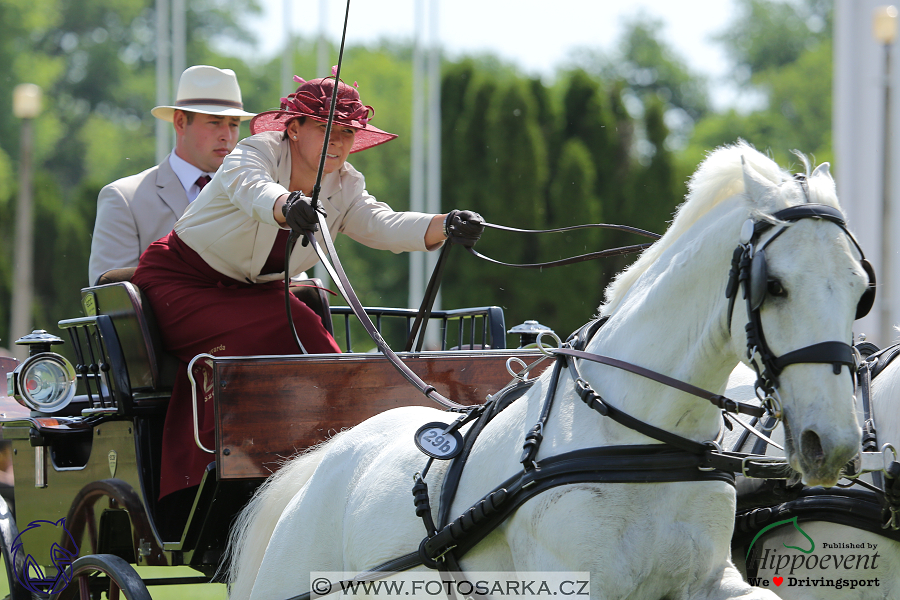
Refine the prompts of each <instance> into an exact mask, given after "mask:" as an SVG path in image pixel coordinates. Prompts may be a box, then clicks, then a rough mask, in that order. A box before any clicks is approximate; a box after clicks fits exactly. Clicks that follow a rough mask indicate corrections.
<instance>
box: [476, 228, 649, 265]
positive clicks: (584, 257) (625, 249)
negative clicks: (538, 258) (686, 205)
mask: <svg viewBox="0 0 900 600" xmlns="http://www.w3.org/2000/svg"><path fill="white" fill-rule="evenodd" d="M484 226H485V227H487V228H489V229H497V230H499V231H511V232H513V233H558V232H561V231H574V230H576V229H591V228H596V229H612V230H615V231H624V232H626V233H634V234H636V235H640V236H643V237H648V238H651V239H653V240H658V239H659V238H660V237H662V236H660V235H659V234H658V233H653V232H651V231H646V230H644V229H638V228H637V227H629V226H628V225H611V224H608V223H589V224H586V225H572V226H571V227H560V228H558V229H518V228H516V227H506V226H504V225H495V224H493V223H485V224H484ZM651 245H653V244H652V242H648V243H646V244H634V245H632V246H621V247H619V248H609V249H608V250H600V251H597V252H590V253H588V254H581V255H579V256H573V257H571V258H563V259H560V260H552V261H549V262H544V263H533V264H529V263H523V264H517V263H506V262H501V261H499V260H495V259H493V258H491V257H489V256H485V255H484V254H481V253H480V252H478V251H476V250H475V249H474V248H472V247H467V248H466V250H467V251H468V252H469V254H471V255H472V256H474V257H476V258H480V259H481V260H484V261H487V262H489V263H492V264H495V265H501V266H504V267H515V268H517V269H543V268H544V267H561V266H563V265H572V264H575V263H580V262H585V261H588V260H594V259H595V258H608V257H610V256H621V255H623V254H631V253H632V252H641V251H643V250H646V249H647V248H649V247H650V246H651Z"/></svg>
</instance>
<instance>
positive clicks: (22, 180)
mask: <svg viewBox="0 0 900 600" xmlns="http://www.w3.org/2000/svg"><path fill="white" fill-rule="evenodd" d="M41 97H42V93H41V88H39V87H38V86H37V85H35V84H33V83H22V84H19V85H17V86H16V87H15V89H14V90H13V114H14V116H16V117H17V118H19V119H21V120H22V124H21V126H22V129H21V138H20V147H19V148H20V149H19V196H18V200H17V202H16V247H15V251H16V254H15V262H14V263H13V265H14V267H15V270H16V285H14V286H13V293H12V310H11V313H12V314H11V315H10V317H11V322H10V328H9V334H10V335H9V337H10V339H9V343H8V344H7V346H8V347H9V350H10V352H12V354H13V356H15V357H16V358H17V359H19V360H20V361H23V360H25V358H27V357H28V348H27V347H26V346H16V345H15V341H16V340H17V339H19V338H20V337H22V336H25V335H28V334H29V333H31V325H32V321H31V311H32V305H33V303H34V212H33V193H32V181H31V178H32V168H31V157H32V150H33V147H34V129H33V122H34V119H35V117H37V116H38V114H40V112H41Z"/></svg>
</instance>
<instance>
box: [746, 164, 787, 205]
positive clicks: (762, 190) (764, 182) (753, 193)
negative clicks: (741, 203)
mask: <svg viewBox="0 0 900 600" xmlns="http://www.w3.org/2000/svg"><path fill="white" fill-rule="evenodd" d="M741 168H742V169H743V171H744V189H746V190H747V195H749V196H750V198H751V199H752V200H754V201H755V202H757V203H759V202H761V201H762V200H763V198H765V197H766V196H768V195H769V194H771V193H773V192H774V191H775V190H777V189H778V185H777V184H775V183H773V182H771V181H769V180H768V179H766V178H765V177H763V176H762V175H760V174H759V173H757V172H756V171H755V170H754V169H753V167H751V166H750V165H749V164H748V163H747V161H746V160H744V157H743V156H741Z"/></svg>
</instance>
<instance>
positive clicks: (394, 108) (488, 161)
mask: <svg viewBox="0 0 900 600" xmlns="http://www.w3.org/2000/svg"><path fill="white" fill-rule="evenodd" d="M187 4H188V9H189V13H188V45H187V64H189V65H190V64H212V65H216V66H218V67H222V68H231V69H233V70H234V71H235V72H236V73H237V76H238V80H239V82H240V84H241V89H242V92H243V96H244V105H245V108H247V109H248V110H251V111H254V112H259V111H262V110H266V109H269V108H273V107H277V105H278V103H279V97H280V95H281V94H280V92H281V88H282V82H281V81H280V59H279V58H273V59H271V60H268V61H260V60H252V59H250V58H247V57H248V56H252V53H245V54H244V57H243V58H236V57H234V56H230V55H228V54H226V53H225V52H224V51H223V48H224V49H227V48H229V47H230V46H234V44H235V42H238V43H240V44H242V45H241V46H240V47H242V48H248V47H250V46H249V45H248V44H250V43H251V42H252V39H253V35H254V33H255V32H250V31H248V30H247V29H246V27H244V26H242V25H241V23H242V20H243V19H242V17H243V16H245V15H247V14H248V13H251V12H254V11H258V4H257V1H256V0H191V1H190V2H188V3H187ZM737 6H738V9H739V10H738V12H737V13H736V14H735V17H734V20H733V21H732V23H731V25H730V26H729V27H728V28H727V30H726V31H723V32H722V34H721V36H720V38H719V42H720V43H722V44H723V45H724V47H725V48H726V50H727V52H728V56H729V61H730V66H731V72H732V73H733V85H735V86H738V89H740V90H741V93H742V94H745V95H746V96H747V97H750V98H752V99H753V102H752V103H749V106H750V107H749V108H747V107H746V106H744V107H739V108H734V109H729V110H726V111H724V112H717V111H716V110H713V108H712V107H711V101H710V98H709V96H710V92H709V90H710V82H708V81H706V80H705V79H704V78H703V77H700V76H698V75H697V74H695V73H692V72H691V71H690V69H689V68H688V67H687V66H686V64H685V62H684V61H683V60H682V59H681V58H680V57H678V56H677V54H676V53H675V52H674V51H673V50H672V49H671V48H670V47H669V46H668V45H667V44H666V42H665V41H664V31H663V28H662V24H661V23H660V22H659V21H657V20H654V19H653V18H652V17H648V16H646V15H638V16H636V17H635V18H634V20H632V21H631V22H629V23H627V24H626V27H625V30H624V33H623V35H622V38H621V39H620V40H619V44H618V46H617V48H616V49H615V51H614V52H612V53H608V54H603V53H600V52H598V51H596V50H592V49H581V50H579V51H576V52H575V53H573V55H572V59H571V62H570V65H568V66H567V67H566V68H564V69H560V70H559V71H558V72H557V73H556V74H555V75H554V76H553V77H552V79H541V78H536V77H532V76H528V75H526V74H523V73H522V72H521V71H519V70H518V69H516V68H515V67H513V66H511V65H509V64H506V63H504V62H503V61H501V60H499V59H497V58H496V57H492V56H472V57H464V58H461V59H458V60H453V61H447V60H445V62H444V66H443V77H442V90H441V93H442V100H441V102H442V109H441V110H442V191H441V193H442V202H443V208H444V210H445V211H447V210H450V209H452V208H468V209H472V210H476V211H478V212H480V213H481V214H482V215H483V216H484V217H485V218H486V220H488V221H489V222H492V223H497V224H502V225H508V226H512V227H519V228H528V229H546V228H551V227H561V226H566V225H573V224H579V223H587V222H594V223H597V222H606V223H620V224H626V225H632V226H636V227H641V228H645V229H649V230H651V231H656V232H660V233H661V232H662V231H663V230H664V229H665V227H666V225H667V222H668V220H669V219H670V218H671V215H672V212H673V211H674V209H675V207H676V206H677V205H678V204H679V203H680V202H681V201H682V200H683V196H684V193H685V184H684V183H685V181H686V179H687V178H688V177H689V176H690V174H691V173H692V172H693V170H694V169H695V168H696V166H697V164H698V163H699V162H700V161H701V160H702V159H703V157H704V155H705V153H706V152H708V151H709V150H711V149H713V148H714V147H716V146H717V145H721V144H725V143H730V142H734V141H735V140H736V139H737V138H739V137H742V138H744V139H746V140H748V141H749V142H750V143H752V144H754V145H755V146H756V147H757V148H760V149H763V150H770V151H771V152H772V154H773V155H774V157H775V158H776V159H777V160H779V162H781V163H782V164H789V163H790V162H791V160H792V158H791V156H790V155H789V151H790V150H791V149H794V148H798V149H801V150H803V151H804V152H806V153H811V154H814V155H815V157H816V159H817V160H819V161H821V160H828V159H830V158H831V155H832V153H831V121H830V114H831V101H830V97H831V47H832V46H831V12H832V11H831V1H830V0H792V1H775V0H738V1H737ZM232 53H233V50H232ZM336 55H337V53H336V50H334V49H332V62H336ZM154 60H155V14H154V2H153V1H152V0H79V2H65V1H63V0H31V1H28V2H26V1H25V0H0V80H2V81H3V82H4V86H3V87H4V89H5V90H6V93H4V94H0V347H2V346H6V345H10V344H11V343H12V340H9V339H8V331H9V319H10V298H11V289H12V286H14V285H16V270H15V265H14V264H13V260H14V257H13V246H14V224H15V214H14V213H15V198H16V192H17V183H16V169H17V165H18V153H19V147H18V140H19V122H18V121H17V120H16V119H15V118H14V117H13V116H12V110H11V103H12V89H13V88H14V87H15V85H17V84H19V83H22V82H33V83H37V84H38V85H40V86H41V87H42V88H43V89H44V111H43V114H42V115H41V116H40V117H38V118H37V119H36V121H35V129H36V148H35V165H36V174H35V218H36V230H35V232H36V240H35V252H36V254H35V283H36V298H35V306H34V317H35V318H34V323H35V325H36V326H37V327H44V328H46V329H48V330H51V331H56V329H55V327H54V325H55V323H56V322H57V321H58V320H59V319H63V318H68V317H73V316H77V315H79V314H80V310H81V309H80V302H79V300H80V297H79V290H80V288H81V287H84V286H85V285H86V284H87V260H88V255H89V253H90V235H91V232H92V230H93V221H94V216H95V211H96V198H97V193H98V192H99V190H100V188H101V187H102V186H103V185H105V184H107V183H109V182H110V181H112V180H114V179H117V178H119V177H123V176H126V175H130V174H133V173H137V172H139V171H141V170H144V169H146V168H148V167H150V166H152V165H153V164H155V162H156V161H155V158H154V148H155V142H154V138H153V133H154V126H155V119H154V118H153V117H152V116H151V115H150V109H151V108H152V107H153V106H154V105H155V66H154ZM314 64H315V48H314V45H313V43H312V41H311V40H302V39H301V40H299V41H298V42H297V47H296V52H295V54H294V68H295V71H296V72H297V73H298V74H299V75H301V76H302V77H304V78H307V79H309V78H312V77H315V76H318V75H322V74H320V73H315V72H314ZM342 69H343V73H344V75H345V77H344V78H345V80H346V81H348V82H354V81H355V82H357V83H358V84H359V89H360V93H361V95H362V98H363V100H364V102H365V103H366V104H371V105H372V106H374V107H376V109H377V113H376V115H375V118H374V121H373V122H374V124H376V125H377V126H379V127H381V128H382V129H386V130H388V131H392V132H395V133H398V134H399V135H400V137H399V139H398V140H396V141H394V142H392V143H391V144H387V145H385V146H382V147H379V148H378V149H375V150H372V151H369V152H364V153H360V154H356V155H353V156H352V157H351V159H350V161H351V162H352V163H353V164H354V166H356V167H357V168H359V169H360V170H361V171H362V172H363V173H364V174H365V175H366V179H367V187H368V189H369V191H370V192H371V193H373V194H374V195H375V196H376V197H378V198H379V199H382V200H385V201H387V202H388V203H389V204H391V205H392V206H393V207H394V208H395V209H398V210H404V209H406V208H408V206H409V163H410V138H411V135H410V127H411V125H410V121H411V117H410V115H411V106H412V97H411V96H412V80H411V79H412V75H411V74H412V48H411V45H410V44H409V43H407V42H395V41H394V42H391V41H384V42H381V43H379V44H376V45H371V46H361V45H354V44H353V40H348V48H347V50H346V52H345V59H344V66H343V68H342ZM173 95H174V91H173ZM242 134H243V135H249V131H248V130H247V128H246V125H244V126H243V131H242ZM794 162H796V161H794ZM339 240H340V242H339V244H338V249H339V251H340V252H341V256H342V262H343V263H344V265H345V267H346V268H347V271H348V273H349V275H350V278H351V281H352V282H353V284H354V287H355V288H356V290H357V292H358V294H359V295H360V297H361V299H362V300H363V302H364V303H365V304H369V305H380V306H405V305H406V301H407V289H408V284H407V265H408V260H407V259H406V257H401V256H395V255H392V254H390V253H386V252H380V251H373V250H370V249H368V248H364V247H362V246H360V245H358V244H356V243H354V242H352V241H350V240H348V239H346V238H344V237H343V236H342V237H341V238H339ZM641 241H643V240H642V239H640V238H637V237H635V236H632V235H626V234H621V233H617V232H610V231H599V230H586V231H579V232H572V233H563V234H548V235H544V236H521V235H515V234H509V233H503V232H497V231H488V232H486V233H485V235H484V237H483V238H482V240H481V241H480V242H479V244H478V246H477V249H478V250H479V251H480V252H482V253H483V254H486V255H488V256H491V257H493V258H496V259H498V260H502V261H504V262H537V261H549V260H555V259H558V258H562V257H565V256H571V255H575V254H582V253H586V252H592V251H595V250H598V249H602V248H606V247H612V246H618V245H625V244H632V243H639V242H641ZM632 259H633V258H629V257H623V258H618V259H607V260H603V261H593V262H589V263H582V264H579V265H575V266H569V267H562V268H557V269H545V270H533V271H532V270H513V269H506V268H502V267H497V266H492V265H489V264H487V263H483V262H480V261H477V260H476V259H475V258H474V257H472V256H470V255H468V254H466V253H465V252H463V251H462V250H460V249H459V248H454V249H453V252H452V253H451V256H450V262H449V265H448V267H447V271H446V273H445V277H444V284H443V288H442V290H443V291H442V293H443V304H444V306H445V307H451V308H452V307H461V306H477V305H490V304H496V305H500V306H502V307H504V309H505V310H506V318H507V325H508V326H512V325H515V324H517V323H520V322H522V321H523V320H525V319H537V320H539V321H541V322H542V323H544V324H545V325H548V326H550V327H552V328H553V329H555V330H556V331H557V333H559V334H560V335H561V336H563V337H564V336H565V335H567V334H568V333H569V332H571V331H572V330H573V329H574V328H576V327H577V326H579V325H581V324H582V323H584V322H586V321H587V320H588V319H590V318H591V316H592V315H593V314H595V312H596V310H597V306H598V305H599V304H600V302H601V301H602V295H603V289H604V287H605V285H606V283H607V282H608V281H609V280H610V279H611V277H612V275H613V274H614V273H615V272H616V271H618V270H619V269H621V268H622V267H624V266H625V265H627V264H628V263H629V262H630V261H631V260H632ZM338 302H339V301H338ZM512 341H513V340H512V339H510V342H512Z"/></svg>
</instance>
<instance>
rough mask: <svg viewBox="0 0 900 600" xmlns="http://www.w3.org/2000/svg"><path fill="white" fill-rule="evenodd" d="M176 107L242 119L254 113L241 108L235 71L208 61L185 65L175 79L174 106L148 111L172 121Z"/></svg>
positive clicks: (242, 105)
mask: <svg viewBox="0 0 900 600" xmlns="http://www.w3.org/2000/svg"><path fill="white" fill-rule="evenodd" d="M176 109H178V110H185V111H189V112H196V113H203V114H207V115H221V116H223V117H240V118H241V121H246V120H247V119H250V118H253V117H254V116H255V115H256V113H249V112H245V111H244V103H243V102H242V100H241V88H240V86H239V85H238V82H237V77H236V76H235V74H234V71H232V70H231V69H217V68H216V67H210V66H207V65H196V66H193V67H188V68H187V69H185V70H184V73H182V74H181V79H180V80H179V81H178V92H177V93H176V95H175V106H157V107H156V108H154V109H153V110H151V111H150V114H152V115H153V116H154V117H156V118H157V119H162V120H163V121H169V122H170V123H171V122H172V119H173V115H174V114H175V110H176Z"/></svg>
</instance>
